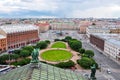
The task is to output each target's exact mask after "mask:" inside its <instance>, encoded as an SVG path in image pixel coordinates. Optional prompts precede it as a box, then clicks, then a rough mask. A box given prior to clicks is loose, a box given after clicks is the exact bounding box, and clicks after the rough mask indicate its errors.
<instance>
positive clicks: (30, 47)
mask: <svg viewBox="0 0 120 80" xmlns="http://www.w3.org/2000/svg"><path fill="white" fill-rule="evenodd" d="M33 49H34V48H33V47H32V46H25V47H23V50H28V51H30V53H32V51H33Z"/></svg>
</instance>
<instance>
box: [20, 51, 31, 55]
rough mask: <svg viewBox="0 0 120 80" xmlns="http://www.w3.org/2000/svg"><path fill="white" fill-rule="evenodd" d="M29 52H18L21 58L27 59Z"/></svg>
mask: <svg viewBox="0 0 120 80" xmlns="http://www.w3.org/2000/svg"><path fill="white" fill-rule="evenodd" d="M30 54H31V53H30V51H28V50H21V52H20V56H21V57H27V56H30Z"/></svg>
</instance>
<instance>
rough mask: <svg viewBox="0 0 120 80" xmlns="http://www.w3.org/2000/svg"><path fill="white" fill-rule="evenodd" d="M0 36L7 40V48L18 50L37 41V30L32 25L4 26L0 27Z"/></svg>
mask: <svg viewBox="0 0 120 80" xmlns="http://www.w3.org/2000/svg"><path fill="white" fill-rule="evenodd" d="M0 28H1V29H0V34H2V35H4V36H6V38H7V48H8V49H12V48H18V47H22V46H25V45H27V44H32V43H36V42H37V41H39V36H38V28H37V27H36V26H34V25H24V24H20V25H6V26H1V27H0Z"/></svg>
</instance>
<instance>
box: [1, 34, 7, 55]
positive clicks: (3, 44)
mask: <svg viewBox="0 0 120 80" xmlns="http://www.w3.org/2000/svg"><path fill="white" fill-rule="evenodd" d="M6 50H7V39H6V37H5V36H3V35H0V53H1V52H2V51H6Z"/></svg>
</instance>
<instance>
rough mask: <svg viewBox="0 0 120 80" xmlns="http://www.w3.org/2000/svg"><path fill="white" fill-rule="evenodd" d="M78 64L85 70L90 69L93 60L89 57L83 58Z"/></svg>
mask: <svg viewBox="0 0 120 80" xmlns="http://www.w3.org/2000/svg"><path fill="white" fill-rule="evenodd" d="M77 63H78V64H79V65H80V66H81V67H83V68H85V69H90V66H91V65H92V60H91V59H90V58H88V57H83V58H82V59H80V60H77Z"/></svg>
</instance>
